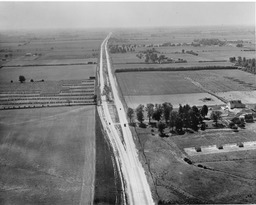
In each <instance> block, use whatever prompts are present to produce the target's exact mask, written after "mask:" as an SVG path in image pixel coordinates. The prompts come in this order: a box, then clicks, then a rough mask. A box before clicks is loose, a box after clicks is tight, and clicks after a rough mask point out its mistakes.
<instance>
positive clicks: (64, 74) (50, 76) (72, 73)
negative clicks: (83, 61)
mask: <svg viewBox="0 0 256 205" xmlns="http://www.w3.org/2000/svg"><path fill="white" fill-rule="evenodd" d="M95 74H96V65H65V66H31V67H3V68H1V69H0V81H1V82H8V83H9V82H10V81H11V80H13V82H18V80H19V76H20V75H23V76H25V78H26V79H27V81H30V79H33V80H34V81H38V80H42V79H44V80H45V81H58V80H78V79H84V78H89V77H90V76H95Z"/></svg>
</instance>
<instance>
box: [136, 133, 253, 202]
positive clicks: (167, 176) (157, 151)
mask: <svg viewBox="0 0 256 205" xmlns="http://www.w3.org/2000/svg"><path fill="white" fill-rule="evenodd" d="M151 129H152V128H150V129H149V128H148V129H143V128H136V132H137V135H138V137H139V140H140V143H141V146H142V150H141V152H143V153H144V155H145V157H146V161H147V163H148V167H149V169H150V172H151V173H152V177H153V180H154V183H155V185H154V187H155V188H156V191H157V193H158V197H159V200H161V201H164V202H165V203H167V202H168V203H170V204H174V203H179V204H180V203H190V204H209V203H210V204H213V203H215V204H225V203H229V204H230V203H232V204H233V203H254V202H255V200H256V198H255V195H254V193H255V191H256V190H255V187H256V186H255V185H256V182H255V181H256V178H255V174H254V172H253V170H255V152H256V151H255V150H252V151H249V152H243V151H241V152H235V153H228V154H227V153H225V156H224V155H222V157H220V156H219V155H216V154H215V155H212V156H210V155H204V157H205V158H201V159H199V158H198V159H196V158H192V160H193V161H195V162H200V164H202V165H205V166H209V167H212V168H214V171H213V170H207V169H202V168H199V167H197V166H192V165H189V164H187V163H186V162H184V161H183V158H184V157H186V155H185V153H184V151H183V149H182V147H183V146H187V144H189V145H191V144H190V143H194V140H196V139H197V140H196V141H197V145H198V143H201V142H202V143H208V144H209V142H210V140H211V139H213V140H214V136H213V135H212V136H210V137H211V138H210V139H208V138H207V137H201V138H202V140H201V141H199V139H200V136H198V135H197V134H195V135H191V134H187V135H184V136H180V135H179V136H170V137H168V138H161V137H159V136H158V134H155V135H152V134H151ZM155 130H156V129H155ZM220 133H221V132H220ZM253 136H254V135H253ZM253 136H249V135H248V137H249V138H254V139H255V137H253ZM233 137H234V136H233ZM217 138H218V139H220V140H222V139H223V138H225V134H224V133H223V135H222V137H221V136H217ZM244 138H246V139H247V137H246V136H245V135H243V134H241V136H236V137H235V139H233V138H232V137H231V136H227V139H226V140H227V141H230V140H238V139H240V140H243V139H244ZM176 143H177V144H176ZM181 145H182V147H181ZM202 157H203V156H202ZM245 157H251V158H250V159H248V160H247V159H246V158H245ZM206 159H208V161H207V160H206ZM235 159H238V160H235ZM170 170H171V171H170ZM152 188H153V187H152Z"/></svg>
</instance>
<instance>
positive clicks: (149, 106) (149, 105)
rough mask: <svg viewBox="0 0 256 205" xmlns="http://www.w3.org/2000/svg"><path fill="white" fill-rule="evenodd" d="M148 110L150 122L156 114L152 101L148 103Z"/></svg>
mask: <svg viewBox="0 0 256 205" xmlns="http://www.w3.org/2000/svg"><path fill="white" fill-rule="evenodd" d="M146 111H147V116H148V121H149V123H150V120H151V118H152V116H153V114H154V105H153V104H152V103H149V104H147V106H146Z"/></svg>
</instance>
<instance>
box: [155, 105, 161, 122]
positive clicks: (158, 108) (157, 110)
mask: <svg viewBox="0 0 256 205" xmlns="http://www.w3.org/2000/svg"><path fill="white" fill-rule="evenodd" d="M162 113H163V109H162V106H161V105H157V104H156V105H155V110H154V113H153V116H152V118H153V119H154V120H157V121H158V122H159V121H160V120H161V117H162Z"/></svg>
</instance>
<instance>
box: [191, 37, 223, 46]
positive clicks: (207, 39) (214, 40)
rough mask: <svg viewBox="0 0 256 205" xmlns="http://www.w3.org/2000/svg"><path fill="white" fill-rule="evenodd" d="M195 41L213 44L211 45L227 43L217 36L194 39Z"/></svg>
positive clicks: (206, 44)
mask: <svg viewBox="0 0 256 205" xmlns="http://www.w3.org/2000/svg"><path fill="white" fill-rule="evenodd" d="M194 42H196V43H198V44H202V45H204V46H211V45H219V46H223V45H224V44H225V41H221V40H219V39H217V38H203V39H194Z"/></svg>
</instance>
